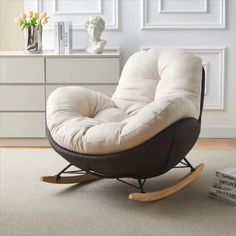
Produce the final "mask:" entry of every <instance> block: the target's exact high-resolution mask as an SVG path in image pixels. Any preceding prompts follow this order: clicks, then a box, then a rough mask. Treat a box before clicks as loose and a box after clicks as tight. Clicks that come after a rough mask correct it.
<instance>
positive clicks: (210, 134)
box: [200, 126, 236, 138]
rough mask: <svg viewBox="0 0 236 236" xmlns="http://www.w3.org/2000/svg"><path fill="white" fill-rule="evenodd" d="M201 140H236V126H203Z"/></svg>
mask: <svg viewBox="0 0 236 236" xmlns="http://www.w3.org/2000/svg"><path fill="white" fill-rule="evenodd" d="M200 138H236V126H205V127H204V126H203V127H202V129H201V133H200Z"/></svg>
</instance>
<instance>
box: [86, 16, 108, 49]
mask: <svg viewBox="0 0 236 236" xmlns="http://www.w3.org/2000/svg"><path fill="white" fill-rule="evenodd" d="M85 28H86V30H87V32H88V37H89V46H88V48H87V52H88V53H102V52H103V49H104V47H105V45H106V43H107V42H106V41H105V40H102V39H100V37H101V34H102V32H103V30H104V29H105V21H104V20H103V19H102V18H101V17H100V16H90V17H89V18H88V20H87V21H86V22H85Z"/></svg>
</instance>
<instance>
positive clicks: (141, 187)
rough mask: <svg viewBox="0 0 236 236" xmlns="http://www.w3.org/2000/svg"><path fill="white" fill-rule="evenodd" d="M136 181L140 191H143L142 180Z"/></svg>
mask: <svg viewBox="0 0 236 236" xmlns="http://www.w3.org/2000/svg"><path fill="white" fill-rule="evenodd" d="M138 183H139V188H140V191H141V193H144V190H143V183H142V180H141V179H138ZM144 183H145V182H144Z"/></svg>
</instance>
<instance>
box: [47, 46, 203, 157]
mask: <svg viewBox="0 0 236 236" xmlns="http://www.w3.org/2000/svg"><path fill="white" fill-rule="evenodd" d="M167 54H168V56H166V55H167ZM160 55H163V56H162V57H163V58H161V57H160V58H159V56H160ZM181 58H182V60H181ZM143 59H145V62H144V67H146V66H145V65H146V64H148V65H151V68H150V66H149V67H148V68H146V69H148V71H146V69H145V68H143V67H142V61H143ZM161 60H163V61H161ZM138 62H141V65H139V67H138V68H137V67H136V65H137V63H138ZM148 62H149V63H148ZM154 62H155V63H154ZM154 64H155V66H154ZM164 65H165V66H164ZM127 66H128V68H127ZM149 70H155V71H151V72H150V71H149ZM156 73H158V75H157V74H156ZM135 75H139V78H137V80H136V83H135ZM145 75H147V78H145ZM145 79H146V80H149V82H147V83H145ZM125 81H127V83H126V82H125ZM138 81H141V82H138ZM137 83H138V84H137ZM132 84H133V87H132ZM139 84H141V86H139ZM145 85H146V87H145ZM153 86H154V88H153ZM200 88H201V60H200V59H199V58H198V57H195V56H193V55H192V54H190V53H187V52H184V51H180V50H174V51H173V50H167V51H165V52H163V51H162V50H161V51H155V50H153V51H149V52H139V53H136V54H135V55H134V56H133V57H131V58H130V59H129V61H128V63H127V65H126V66H125V68H124V71H123V73H122V76H121V79H120V83H119V85H118V87H117V90H116V92H115V94H114V95H113V97H112V98H109V97H108V96H106V95H104V94H101V93H98V92H95V91H91V90H88V89H85V88H82V87H79V86H69V87H63V88H58V89H56V90H55V91H54V92H53V93H52V94H51V95H50V97H49V99H48V102H47V126H48V129H49V131H50V133H51V136H52V138H53V139H54V141H55V142H56V143H58V144H59V145H60V146H62V147H64V148H66V149H68V150H71V151H75V152H79V153H86V154H108V153H115V152H120V151H123V150H127V149H130V148H133V147H135V146H137V145H140V144H142V143H143V142H145V141H146V140H148V139H150V138H152V137H153V136H155V135H156V134H158V133H159V132H161V131H162V130H163V129H165V128H166V127H168V126H169V125H171V124H172V123H174V122H176V121H177V120H179V119H182V118H186V117H192V118H196V119H197V118H198V116H199V111H200V90H201V89H200ZM159 90H160V93H159V92H158V91H159ZM148 91H150V93H149V94H148ZM130 94H133V96H130ZM145 94H148V95H145Z"/></svg>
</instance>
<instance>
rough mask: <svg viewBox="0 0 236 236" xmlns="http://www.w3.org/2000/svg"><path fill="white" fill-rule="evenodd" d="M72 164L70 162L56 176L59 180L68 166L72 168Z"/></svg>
mask: <svg viewBox="0 0 236 236" xmlns="http://www.w3.org/2000/svg"><path fill="white" fill-rule="evenodd" d="M71 166H72V164H69V165H68V166H66V167H65V168H64V169H63V170H61V171H60V172H59V173H58V174H57V175H56V176H57V181H58V180H59V179H60V178H61V174H62V173H64V172H65V170H67V169H68V168H70V167H71Z"/></svg>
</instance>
